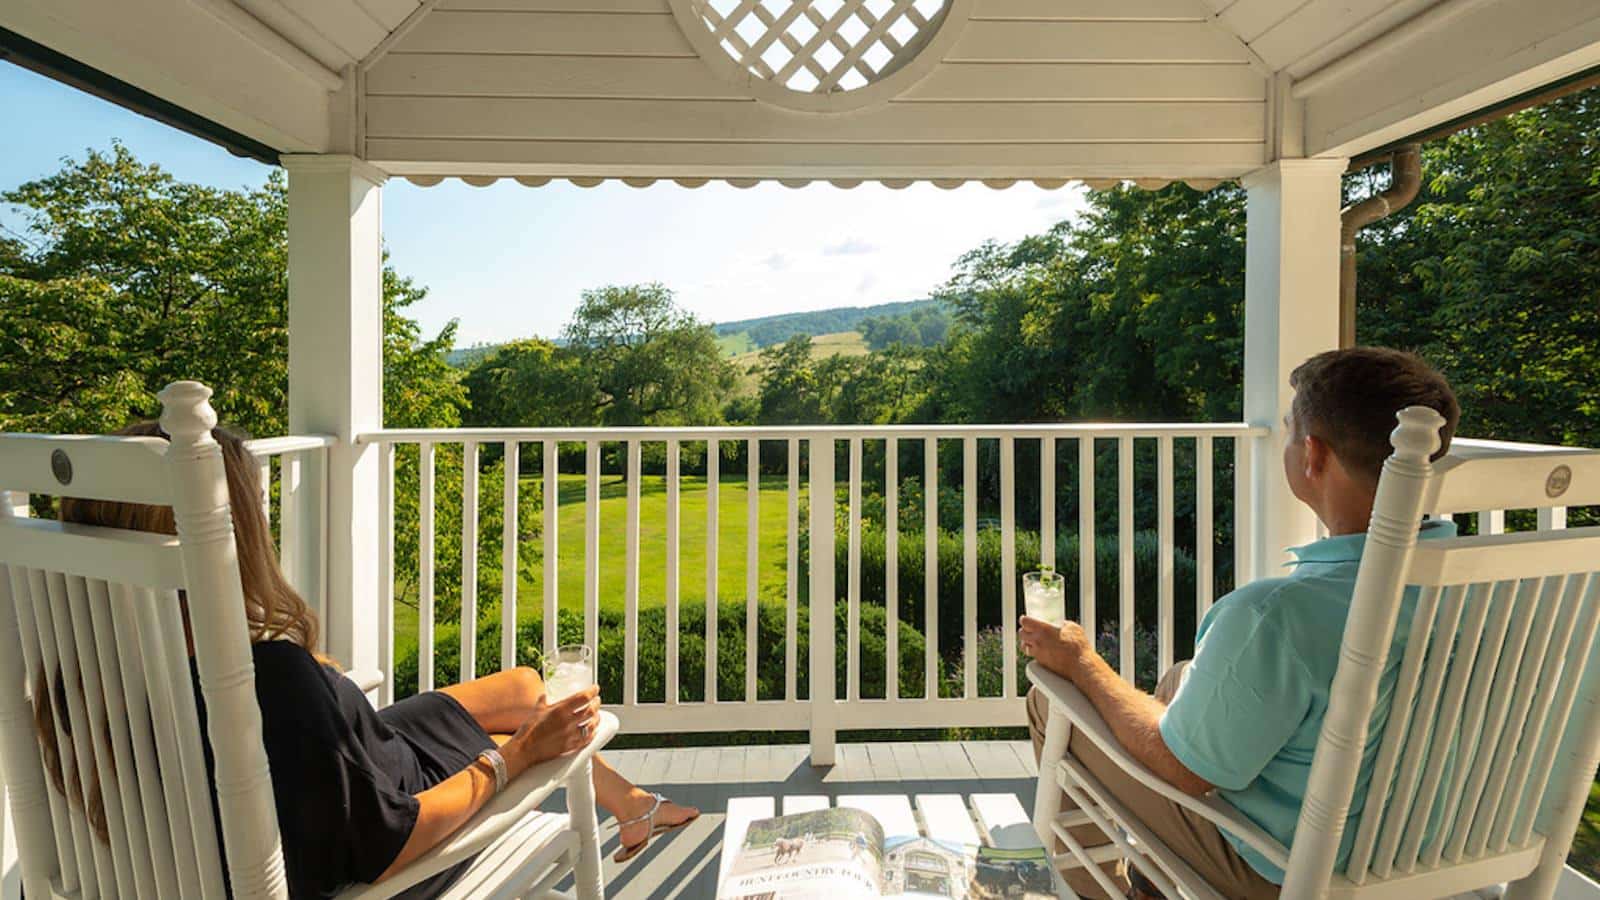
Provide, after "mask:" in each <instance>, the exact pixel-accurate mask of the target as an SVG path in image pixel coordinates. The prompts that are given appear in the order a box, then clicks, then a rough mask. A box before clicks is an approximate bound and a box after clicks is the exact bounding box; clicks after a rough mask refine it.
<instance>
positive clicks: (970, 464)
mask: <svg viewBox="0 0 1600 900" xmlns="http://www.w3.org/2000/svg"><path fill="white" fill-rule="evenodd" d="M961 603H962V606H961V661H962V675H963V678H962V681H963V688H964V696H966V697H968V698H973V697H976V696H978V441H977V439H976V438H970V437H969V438H965V439H963V440H962V442H961Z"/></svg>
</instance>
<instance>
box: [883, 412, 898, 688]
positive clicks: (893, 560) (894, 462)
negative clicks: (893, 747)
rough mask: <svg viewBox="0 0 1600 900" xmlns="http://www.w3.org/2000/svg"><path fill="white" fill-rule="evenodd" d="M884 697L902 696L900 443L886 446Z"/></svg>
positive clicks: (884, 490) (884, 453)
mask: <svg viewBox="0 0 1600 900" xmlns="http://www.w3.org/2000/svg"><path fill="white" fill-rule="evenodd" d="M883 629H884V630H883V664H884V667H885V668H886V669H887V671H886V672H884V681H883V684H884V694H883V695H884V696H885V697H887V698H888V699H890V700H894V699H897V698H898V697H899V696H900V442H899V441H898V440H896V439H895V438H889V439H888V440H886V441H884V446H883Z"/></svg>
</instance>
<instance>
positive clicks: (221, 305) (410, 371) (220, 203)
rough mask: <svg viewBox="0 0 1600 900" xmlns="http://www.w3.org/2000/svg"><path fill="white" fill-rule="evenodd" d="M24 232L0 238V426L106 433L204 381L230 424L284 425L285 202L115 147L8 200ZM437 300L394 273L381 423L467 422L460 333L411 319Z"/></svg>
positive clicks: (388, 296) (272, 179)
mask: <svg viewBox="0 0 1600 900" xmlns="http://www.w3.org/2000/svg"><path fill="white" fill-rule="evenodd" d="M0 201H4V202H5V203H8V204H11V205H12V206H14V207H17V208H18V209H19V210H20V212H21V213H22V216H23V221H24V223H25V225H24V231H23V234H22V235H20V236H18V237H16V238H12V239H9V240H6V241H4V242H0V429H3V430H7V431H79V432H98V431H109V430H111V429H114V428H117V427H120V426H122V425H124V424H126V423H128V422H129V421H131V420H134V419H138V418H141V417H147V416H150V415H153V414H154V413H155V412H156V411H157V409H158V404H157V402H156V399H155V394H156V392H157V391H159V390H160V389H161V388H162V387H163V386H165V385H166V384H167V383H168V382H171V381H174V380H177V379H181V378H192V379H196V380H199V381H203V382H205V383H206V384H208V385H210V386H211V387H212V388H213V390H215V391H216V394H215V396H214V397H213V398H212V405H213V406H215V407H216V409H217V412H218V415H219V417H220V418H221V419H222V420H223V421H225V422H229V423H232V424H234V425H238V426H240V427H242V428H244V429H246V430H247V431H249V432H251V433H253V434H258V435H270V434H281V433H283V432H284V431H285V430H286V429H287V424H288V423H287V412H288V406H287V400H288V381H289V377H288V342H289V336H288V281H287V252H288V245H287V231H286V222H287V202H286V201H287V194H286V191H285V183H284V178H283V173H282V172H281V171H279V170H273V172H272V173H271V174H269V175H268V177H267V180H266V182H265V184H263V185H262V186H261V187H259V188H248V189H241V190H226V189H220V188H212V187H206V186H203V185H195V184H187V183H184V182H181V181H178V180H177V179H175V178H173V177H172V175H171V174H170V173H168V172H166V171H164V170H163V169H161V167H160V166H156V165H151V164H146V163H142V162H140V161H139V160H138V159H136V158H135V157H134V156H133V154H132V153H131V152H129V151H128V150H127V148H125V147H123V146H122V145H120V144H114V145H113V146H112V148H111V150H110V151H108V152H104V153H102V152H99V151H94V150H91V151H89V152H88V154H87V155H86V156H85V157H84V158H83V159H82V160H81V161H80V160H68V161H66V162H65V163H64V164H63V166H62V168H61V170H60V171H59V172H57V173H56V174H54V175H50V176H48V177H45V178H41V179H38V180H36V181H31V182H28V183H26V184H23V185H21V186H19V187H17V188H15V189H12V190H9V191H6V192H4V193H3V194H0ZM424 293H425V291H424V290H423V289H422V288H420V287H418V286H416V285H415V284H413V283H412V282H411V281H410V280H409V279H406V278H402V277H400V276H399V275H398V274H397V273H395V271H394V270H393V269H392V268H391V267H388V266H385V270H384V388H385V404H386V406H385V422H386V423H387V424H389V425H391V426H395V427H434V428H439V427H450V426H453V425H456V424H459V423H460V407H461V405H462V404H463V403H464V402H465V393H464V391H463V390H462V389H461V387H460V386H459V385H458V384H457V383H456V380H455V377H454V375H453V373H452V372H451V370H450V369H449V367H448V366H446V365H445V364H444V360H443V355H442V354H443V352H444V351H446V350H448V349H449V348H450V346H451V345H452V344H453V342H454V336H455V325H454V324H453V323H452V324H450V325H447V326H446V327H445V328H444V329H442V330H441V331H440V332H439V334H438V335H436V336H435V337H433V338H431V339H424V337H423V336H422V333H421V330H420V328H419V326H418V325H417V323H416V322H415V321H413V320H411V319H409V318H406V317H405V316H404V315H403V314H402V312H401V310H403V309H405V308H406V307H408V306H410V305H412V304H413V303H415V302H417V301H418V300H420V299H421V298H422V297H423V295H424Z"/></svg>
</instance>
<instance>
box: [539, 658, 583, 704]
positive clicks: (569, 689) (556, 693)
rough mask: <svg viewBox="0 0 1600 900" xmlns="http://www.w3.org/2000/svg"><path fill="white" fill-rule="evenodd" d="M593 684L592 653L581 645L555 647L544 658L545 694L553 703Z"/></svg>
mask: <svg viewBox="0 0 1600 900" xmlns="http://www.w3.org/2000/svg"><path fill="white" fill-rule="evenodd" d="M591 684H594V651H592V650H590V649H589V648H588V647H586V646H584V645H582V644H569V645H567V646H564V647H557V648H556V651H555V652H554V653H551V654H549V655H547V656H546V657H545V658H544V689H545V694H546V696H548V697H549V698H550V702H551V703H554V702H556V701H557V700H560V699H561V698H563V697H570V696H572V695H573V694H575V693H577V692H578V691H581V690H583V689H584V688H586V687H588V686H589V685H591Z"/></svg>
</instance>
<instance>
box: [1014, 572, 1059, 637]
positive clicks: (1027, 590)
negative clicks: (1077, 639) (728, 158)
mask: <svg viewBox="0 0 1600 900" xmlns="http://www.w3.org/2000/svg"><path fill="white" fill-rule="evenodd" d="M1022 604H1023V607H1024V608H1025V609H1026V610H1027V611H1028V615H1030V616H1032V617H1033V618H1035V619H1039V620H1042V621H1045V622H1049V623H1050V624H1052V625H1062V624H1065V623H1066V621H1067V581H1066V579H1065V578H1062V577H1061V575H1060V574H1058V573H1057V572H1056V570H1055V568H1054V567H1053V566H1041V567H1040V571H1038V572H1029V573H1027V574H1025V575H1023V576H1022Z"/></svg>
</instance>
